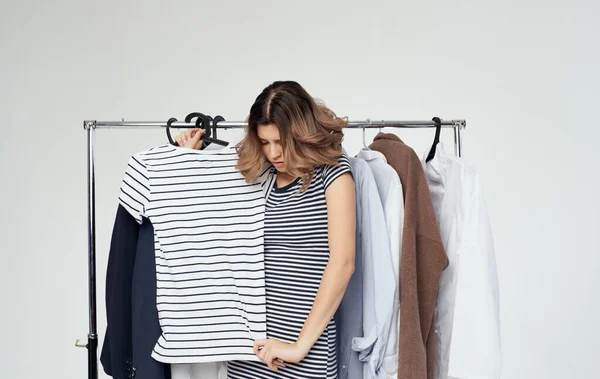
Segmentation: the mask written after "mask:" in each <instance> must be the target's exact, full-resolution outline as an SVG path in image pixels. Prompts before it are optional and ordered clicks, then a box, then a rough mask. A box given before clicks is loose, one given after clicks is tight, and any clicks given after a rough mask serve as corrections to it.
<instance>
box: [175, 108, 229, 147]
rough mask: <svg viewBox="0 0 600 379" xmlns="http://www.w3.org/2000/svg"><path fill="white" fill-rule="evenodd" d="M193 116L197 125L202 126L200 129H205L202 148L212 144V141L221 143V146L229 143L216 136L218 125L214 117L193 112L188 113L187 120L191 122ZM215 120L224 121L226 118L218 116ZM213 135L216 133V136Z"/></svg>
mask: <svg viewBox="0 0 600 379" xmlns="http://www.w3.org/2000/svg"><path fill="white" fill-rule="evenodd" d="M193 118H196V127H197V128H200V129H204V135H203V136H202V148H203V149H204V148H205V147H206V146H208V145H210V144H211V143H216V144H217V145H221V146H228V145H229V142H227V141H223V140H220V139H218V138H216V130H217V125H216V123H215V122H214V121H213V118H212V117H210V116H208V115H205V114H204V113H200V112H192V113H190V114H188V115H187V116H185V122H188V123H189V122H191V121H192V119H193ZM215 120H217V122H219V121H223V120H224V118H223V117H222V116H217V117H216V118H215ZM211 123H212V126H211ZM211 135H214V137H211Z"/></svg>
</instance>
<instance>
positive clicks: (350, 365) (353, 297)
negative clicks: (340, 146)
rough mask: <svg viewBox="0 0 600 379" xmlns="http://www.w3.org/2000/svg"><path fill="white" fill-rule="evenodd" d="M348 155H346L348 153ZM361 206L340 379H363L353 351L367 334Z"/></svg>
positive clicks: (344, 307)
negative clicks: (359, 338) (365, 331)
mask: <svg viewBox="0 0 600 379" xmlns="http://www.w3.org/2000/svg"><path fill="white" fill-rule="evenodd" d="M344 154H346V152H345V150H344ZM350 168H351V169H352V176H353V177H354V190H355V193H356V197H357V199H358V197H359V193H360V188H359V187H360V184H359V183H358V181H357V180H356V175H355V174H356V172H355V171H354V169H353V168H352V167H350ZM359 208H360V203H359V202H358V201H356V233H355V249H354V273H353V274H352V276H351V277H350V281H349V282H348V285H347V286H346V292H344V297H343V298H342V301H341V302H340V305H339V307H338V309H337V311H336V312H335V316H334V319H335V326H336V332H337V344H336V355H337V359H338V378H339V379H363V378H364V367H365V365H364V364H363V362H361V361H360V359H359V358H358V352H356V351H354V350H353V349H352V341H353V340H354V338H356V337H357V336H364V332H363V272H364V268H363V257H362V255H363V248H362V246H363V243H362V233H361V232H360V230H359V229H360V224H359V219H360V218H361V216H360V215H361V210H360V209H359Z"/></svg>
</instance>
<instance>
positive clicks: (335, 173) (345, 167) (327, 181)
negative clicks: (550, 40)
mask: <svg viewBox="0 0 600 379" xmlns="http://www.w3.org/2000/svg"><path fill="white" fill-rule="evenodd" d="M347 172H349V173H350V174H352V170H351V167H350V160H349V159H348V157H347V156H346V155H344V154H342V155H341V156H340V157H339V159H338V164H337V165H336V166H329V165H326V166H325V167H324V168H323V186H324V187H325V190H327V188H329V186H330V185H331V183H333V182H334V180H336V179H337V178H339V177H340V176H341V175H343V174H345V173H347Z"/></svg>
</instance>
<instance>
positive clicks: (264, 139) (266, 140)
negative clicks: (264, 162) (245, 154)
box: [256, 124, 285, 172]
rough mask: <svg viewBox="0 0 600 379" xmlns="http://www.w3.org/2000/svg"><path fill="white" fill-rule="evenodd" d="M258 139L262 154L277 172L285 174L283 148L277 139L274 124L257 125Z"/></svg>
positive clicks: (277, 130)
mask: <svg viewBox="0 0 600 379" xmlns="http://www.w3.org/2000/svg"><path fill="white" fill-rule="evenodd" d="M256 132H257V133H258V138H259V139H260V143H261V145H262V151H263V154H265V157H267V159H268V160H269V162H271V164H273V166H275V168H276V169H277V171H279V172H285V162H284V160H283V147H282V146H281V140H280V139H279V129H278V128H277V125H275V124H263V125H258V126H257V128H256Z"/></svg>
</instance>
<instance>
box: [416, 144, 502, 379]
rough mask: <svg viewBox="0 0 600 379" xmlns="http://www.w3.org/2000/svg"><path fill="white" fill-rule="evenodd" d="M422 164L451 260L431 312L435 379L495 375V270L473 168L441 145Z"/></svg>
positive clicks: (498, 363)
mask: <svg viewBox="0 0 600 379" xmlns="http://www.w3.org/2000/svg"><path fill="white" fill-rule="evenodd" d="M427 153H428V152H426V153H425V157H426V156H427ZM423 167H424V169H425V175H426V176H427V182H428V184H429V189H430V191H431V198H432V200H433V207H434V210H435V213H436V215H437V218H438V222H439V227H440V232H441V235H442V242H443V243H444V247H445V248H446V252H447V254H448V259H449V262H450V263H449V265H448V268H447V269H446V270H445V271H444V272H443V273H442V276H441V279H440V290H439V294H438V299H437V305H436V311H435V329H436V334H437V335H438V344H437V349H436V352H437V353H436V357H437V358H436V379H447V378H448V377H453V378H460V379H471V378H477V379H498V378H500V367H501V346H500V316H499V295H498V274H497V270H496V257H495V253H494V245H493V241H492V233H491V229H490V223H489V218H488V214H487V210H486V206H485V202H484V199H483V195H482V191H481V186H480V184H479V178H478V176H477V172H476V171H475V169H474V168H473V167H471V166H470V165H468V164H466V163H465V162H464V160H462V159H460V158H457V157H455V156H454V155H450V154H448V153H447V152H446V151H445V150H444V148H443V145H442V144H441V143H438V146H437V148H436V153H435V156H434V157H433V159H432V160H431V161H429V162H428V163H425V158H423Z"/></svg>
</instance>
